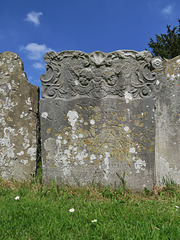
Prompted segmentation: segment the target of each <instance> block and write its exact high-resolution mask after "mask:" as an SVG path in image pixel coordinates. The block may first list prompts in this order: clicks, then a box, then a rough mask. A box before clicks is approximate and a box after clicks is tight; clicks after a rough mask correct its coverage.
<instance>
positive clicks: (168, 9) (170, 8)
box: [161, 5, 173, 16]
mask: <svg viewBox="0 0 180 240" xmlns="http://www.w3.org/2000/svg"><path fill="white" fill-rule="evenodd" d="M161 13H162V14H163V15H164V16H169V15H171V14H172V13H173V6H172V5H169V6H167V7H165V8H163V10H162V11H161Z"/></svg>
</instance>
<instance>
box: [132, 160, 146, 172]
mask: <svg viewBox="0 0 180 240" xmlns="http://www.w3.org/2000/svg"><path fill="white" fill-rule="evenodd" d="M145 167H146V162H145V161H143V160H141V159H138V160H136V162H135V164H134V168H135V169H136V173H140V170H141V171H145Z"/></svg>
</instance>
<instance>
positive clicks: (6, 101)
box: [0, 52, 39, 180]
mask: <svg viewBox="0 0 180 240" xmlns="http://www.w3.org/2000/svg"><path fill="white" fill-rule="evenodd" d="M38 101H39V88H38V87H36V86H33V85H31V84H30V83H29V82H28V81H27V77H26V74H25V72H24V69H23V63H22V61H21V59H20V57H19V56H18V55H17V54H15V53H12V52H3V53H0V175H1V176H2V177H3V178H6V179H10V178H14V179H18V180H19V179H26V178H27V177H29V176H30V175H31V174H35V171H36V154H37V126H38Z"/></svg>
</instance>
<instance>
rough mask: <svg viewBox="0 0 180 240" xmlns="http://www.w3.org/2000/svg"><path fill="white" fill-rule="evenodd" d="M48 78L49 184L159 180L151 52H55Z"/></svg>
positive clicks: (45, 142)
mask: <svg viewBox="0 0 180 240" xmlns="http://www.w3.org/2000/svg"><path fill="white" fill-rule="evenodd" d="M45 61H46V63H47V71H46V74H45V75H42V76H41V81H42V92H41V94H42V99H41V136H42V163H43V164H42V165H43V182H44V183H50V182H51V181H52V180H55V182H57V183H58V184H71V185H76V184H78V185H82V186H83V185H88V184H92V183H95V184H97V183H101V184H102V185H104V186H109V185H110V186H118V185H120V184H121V179H122V178H121V177H124V180H125V181H126V182H127V185H128V187H130V188H132V189H134V190H142V189H144V187H147V188H149V189H151V188H152V186H153V184H154V179H155V176H154V166H155V150H154V148H155V92H156V86H157V84H158V79H157V77H156V71H157V70H158V69H162V68H163V62H162V60H161V59H160V58H152V56H151V54H150V53H149V52H147V51H143V52H135V51H115V52H112V53H102V52H99V51H96V52H93V53H91V54H87V53H83V52H79V51H64V52H61V53H55V52H49V53H47V54H46V55H45Z"/></svg>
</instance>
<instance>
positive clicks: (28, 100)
mask: <svg viewBox="0 0 180 240" xmlns="http://www.w3.org/2000/svg"><path fill="white" fill-rule="evenodd" d="M26 104H27V105H31V104H32V102H31V98H30V97H29V98H28V99H27V100H26Z"/></svg>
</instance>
